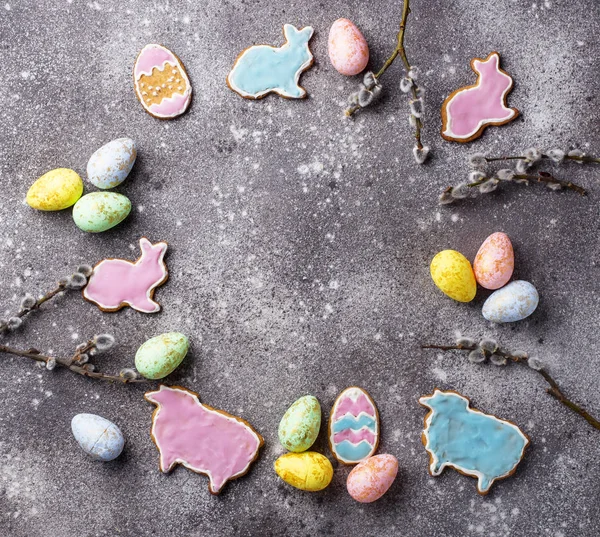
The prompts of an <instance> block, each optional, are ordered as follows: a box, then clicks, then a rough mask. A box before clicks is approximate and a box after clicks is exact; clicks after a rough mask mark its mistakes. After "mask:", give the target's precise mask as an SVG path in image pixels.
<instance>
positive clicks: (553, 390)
mask: <svg viewBox="0 0 600 537" xmlns="http://www.w3.org/2000/svg"><path fill="white" fill-rule="evenodd" d="M421 348H422V349H437V350H440V351H455V350H456V351H474V350H476V349H478V348H479V347H478V346H477V345H421ZM484 352H485V353H486V355H487V356H488V357H489V356H490V355H491V354H492V353H490V352H489V351H484ZM493 354H497V355H499V356H502V357H503V358H506V359H507V360H509V361H511V362H514V363H518V364H525V365H526V364H527V360H528V358H527V357H524V356H515V355H513V354H511V353H510V352H506V351H503V350H502V349H497V350H496V351H494V353H493ZM530 369H532V368H530ZM532 370H533V371H536V372H537V373H539V374H540V375H541V376H542V377H543V378H544V380H545V381H546V382H547V383H548V384H549V385H550V388H548V389H546V392H547V393H548V394H550V395H551V396H552V397H554V398H555V399H556V400H558V401H559V402H560V403H562V404H563V405H565V406H566V407H567V408H569V409H571V410H572V411H573V412H575V413H577V414H579V415H580V416H581V417H582V418H583V419H585V420H586V421H587V422H588V423H589V424H590V425H591V426H592V427H594V428H595V429H597V430H599V431H600V421H599V420H598V419H596V418H595V417H594V416H592V415H591V414H590V413H589V412H588V411H587V410H585V409H584V408H583V407H581V406H579V405H578V404H576V403H574V402H573V401H571V400H570V399H569V398H568V397H567V396H566V395H565V394H564V393H563V392H562V390H561V389H560V387H559V386H558V383H557V382H556V381H555V380H554V379H553V378H552V377H551V376H550V373H548V372H547V371H546V370H545V369H543V368H542V369H532Z"/></svg>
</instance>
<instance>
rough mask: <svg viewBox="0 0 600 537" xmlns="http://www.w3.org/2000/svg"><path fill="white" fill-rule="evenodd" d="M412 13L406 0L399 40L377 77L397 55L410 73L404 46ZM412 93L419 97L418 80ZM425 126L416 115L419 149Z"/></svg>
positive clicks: (377, 77) (421, 146)
mask: <svg viewBox="0 0 600 537" xmlns="http://www.w3.org/2000/svg"><path fill="white" fill-rule="evenodd" d="M409 15H410V0H404V7H403V8H402V20H401V21H400V31H399V32H398V41H397V44H396V48H395V49H394V52H392V55H391V56H390V57H389V58H388V59H387V60H386V61H385V63H384V64H383V66H382V67H381V69H379V71H377V73H376V74H375V78H376V79H379V78H380V77H381V75H383V73H385V72H386V71H387V68H388V67H389V66H390V65H392V63H394V60H395V59H396V57H397V56H400V59H401V60H402V63H404V68H405V69H406V72H407V73H409V72H410V71H411V69H412V66H411V65H410V62H409V61H408V57H407V56H406V49H405V48H404V32H405V31H406V22H407V20H408V16H409ZM411 93H412V96H413V99H415V100H416V99H418V98H419V87H418V86H417V83H416V81H414V80H413V83H412V86H411ZM422 127H423V123H422V122H421V118H418V117H415V140H416V141H417V147H418V148H419V149H423V144H422V143H421V129H422Z"/></svg>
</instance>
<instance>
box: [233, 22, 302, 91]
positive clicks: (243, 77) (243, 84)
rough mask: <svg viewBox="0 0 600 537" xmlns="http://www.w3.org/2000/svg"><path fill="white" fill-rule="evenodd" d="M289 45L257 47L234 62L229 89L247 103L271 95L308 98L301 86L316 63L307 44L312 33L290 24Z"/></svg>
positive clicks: (287, 31)
mask: <svg viewBox="0 0 600 537" xmlns="http://www.w3.org/2000/svg"><path fill="white" fill-rule="evenodd" d="M283 34H284V35H285V39H286V42H285V43H284V44H283V45H282V46H281V47H278V48H277V47H272V46H271V45H254V46H252V47H250V48H247V49H246V50H244V51H243V52H242V53H241V54H240V55H239V56H238V57H237V59H236V60H235V63H234V65H233V68H232V69H231V71H230V73H229V74H228V75H227V85H228V86H229V87H230V88H231V89H232V90H233V91H235V92H236V93H238V94H239V95H241V96H242V97H244V98H246V99H261V98H262V97H264V96H265V95H268V94H269V93H271V92H274V93H277V94H278V95H281V97H287V98H290V99H301V98H303V97H306V91H305V90H304V88H302V87H301V86H299V85H298V80H299V79H300V75H301V74H302V72H303V71H306V70H307V69H308V68H309V67H310V66H311V65H312V63H313V55H312V53H311V51H310V48H309V46H308V42H309V40H310V38H311V37H312V35H313V29H312V28H311V27H310V26H306V27H305V28H302V29H301V30H298V29H297V28H296V27H295V26H292V25H291V24H286V25H285V26H284V27H283Z"/></svg>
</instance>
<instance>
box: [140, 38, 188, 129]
mask: <svg viewBox="0 0 600 537" xmlns="http://www.w3.org/2000/svg"><path fill="white" fill-rule="evenodd" d="M133 82H134V85H135V94H136V95H137V98H138V99H139V101H140V102H141V103H142V106H143V107H144V110H146V112H148V113H149V114H150V115H151V116H154V117H156V118H159V119H173V118H174V117H177V116H180V115H181V114H183V113H184V112H185V111H186V110H187V109H188V107H189V105H190V102H191V101H192V85H191V83H190V80H189V78H188V76H187V73H186V71H185V67H184V66H183V64H182V63H181V61H180V60H179V58H178V57H177V56H175V54H173V53H172V52H171V51H170V50H169V49H168V48H165V47H163V46H162V45H156V44H151V45H146V46H145V47H144V48H143V49H142V51H141V52H140V53H139V55H138V57H137V59H136V60H135V65H134V67H133Z"/></svg>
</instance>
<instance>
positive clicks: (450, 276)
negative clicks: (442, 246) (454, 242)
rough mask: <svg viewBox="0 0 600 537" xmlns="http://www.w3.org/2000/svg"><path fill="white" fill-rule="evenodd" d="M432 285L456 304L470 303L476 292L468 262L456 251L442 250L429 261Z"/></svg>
mask: <svg viewBox="0 0 600 537" xmlns="http://www.w3.org/2000/svg"><path fill="white" fill-rule="evenodd" d="M430 270H431V277H432V278H433V281H434V283H435V284H436V285H437V286H438V287H439V288H440V289H441V290H442V292H444V293H445V294H446V295H448V296H449V297H450V298H453V299H454V300H456V301H458V302H471V300H473V299H474V298H475V293H476V292H477V282H476V281H475V274H473V269H472V268H471V263H469V260H468V259H467V258H466V257H465V256H464V255H462V254H461V253H460V252H457V251H456V250H443V251H442V252H440V253H438V254H436V256H435V257H434V258H433V260H432V261H431V266H430Z"/></svg>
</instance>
